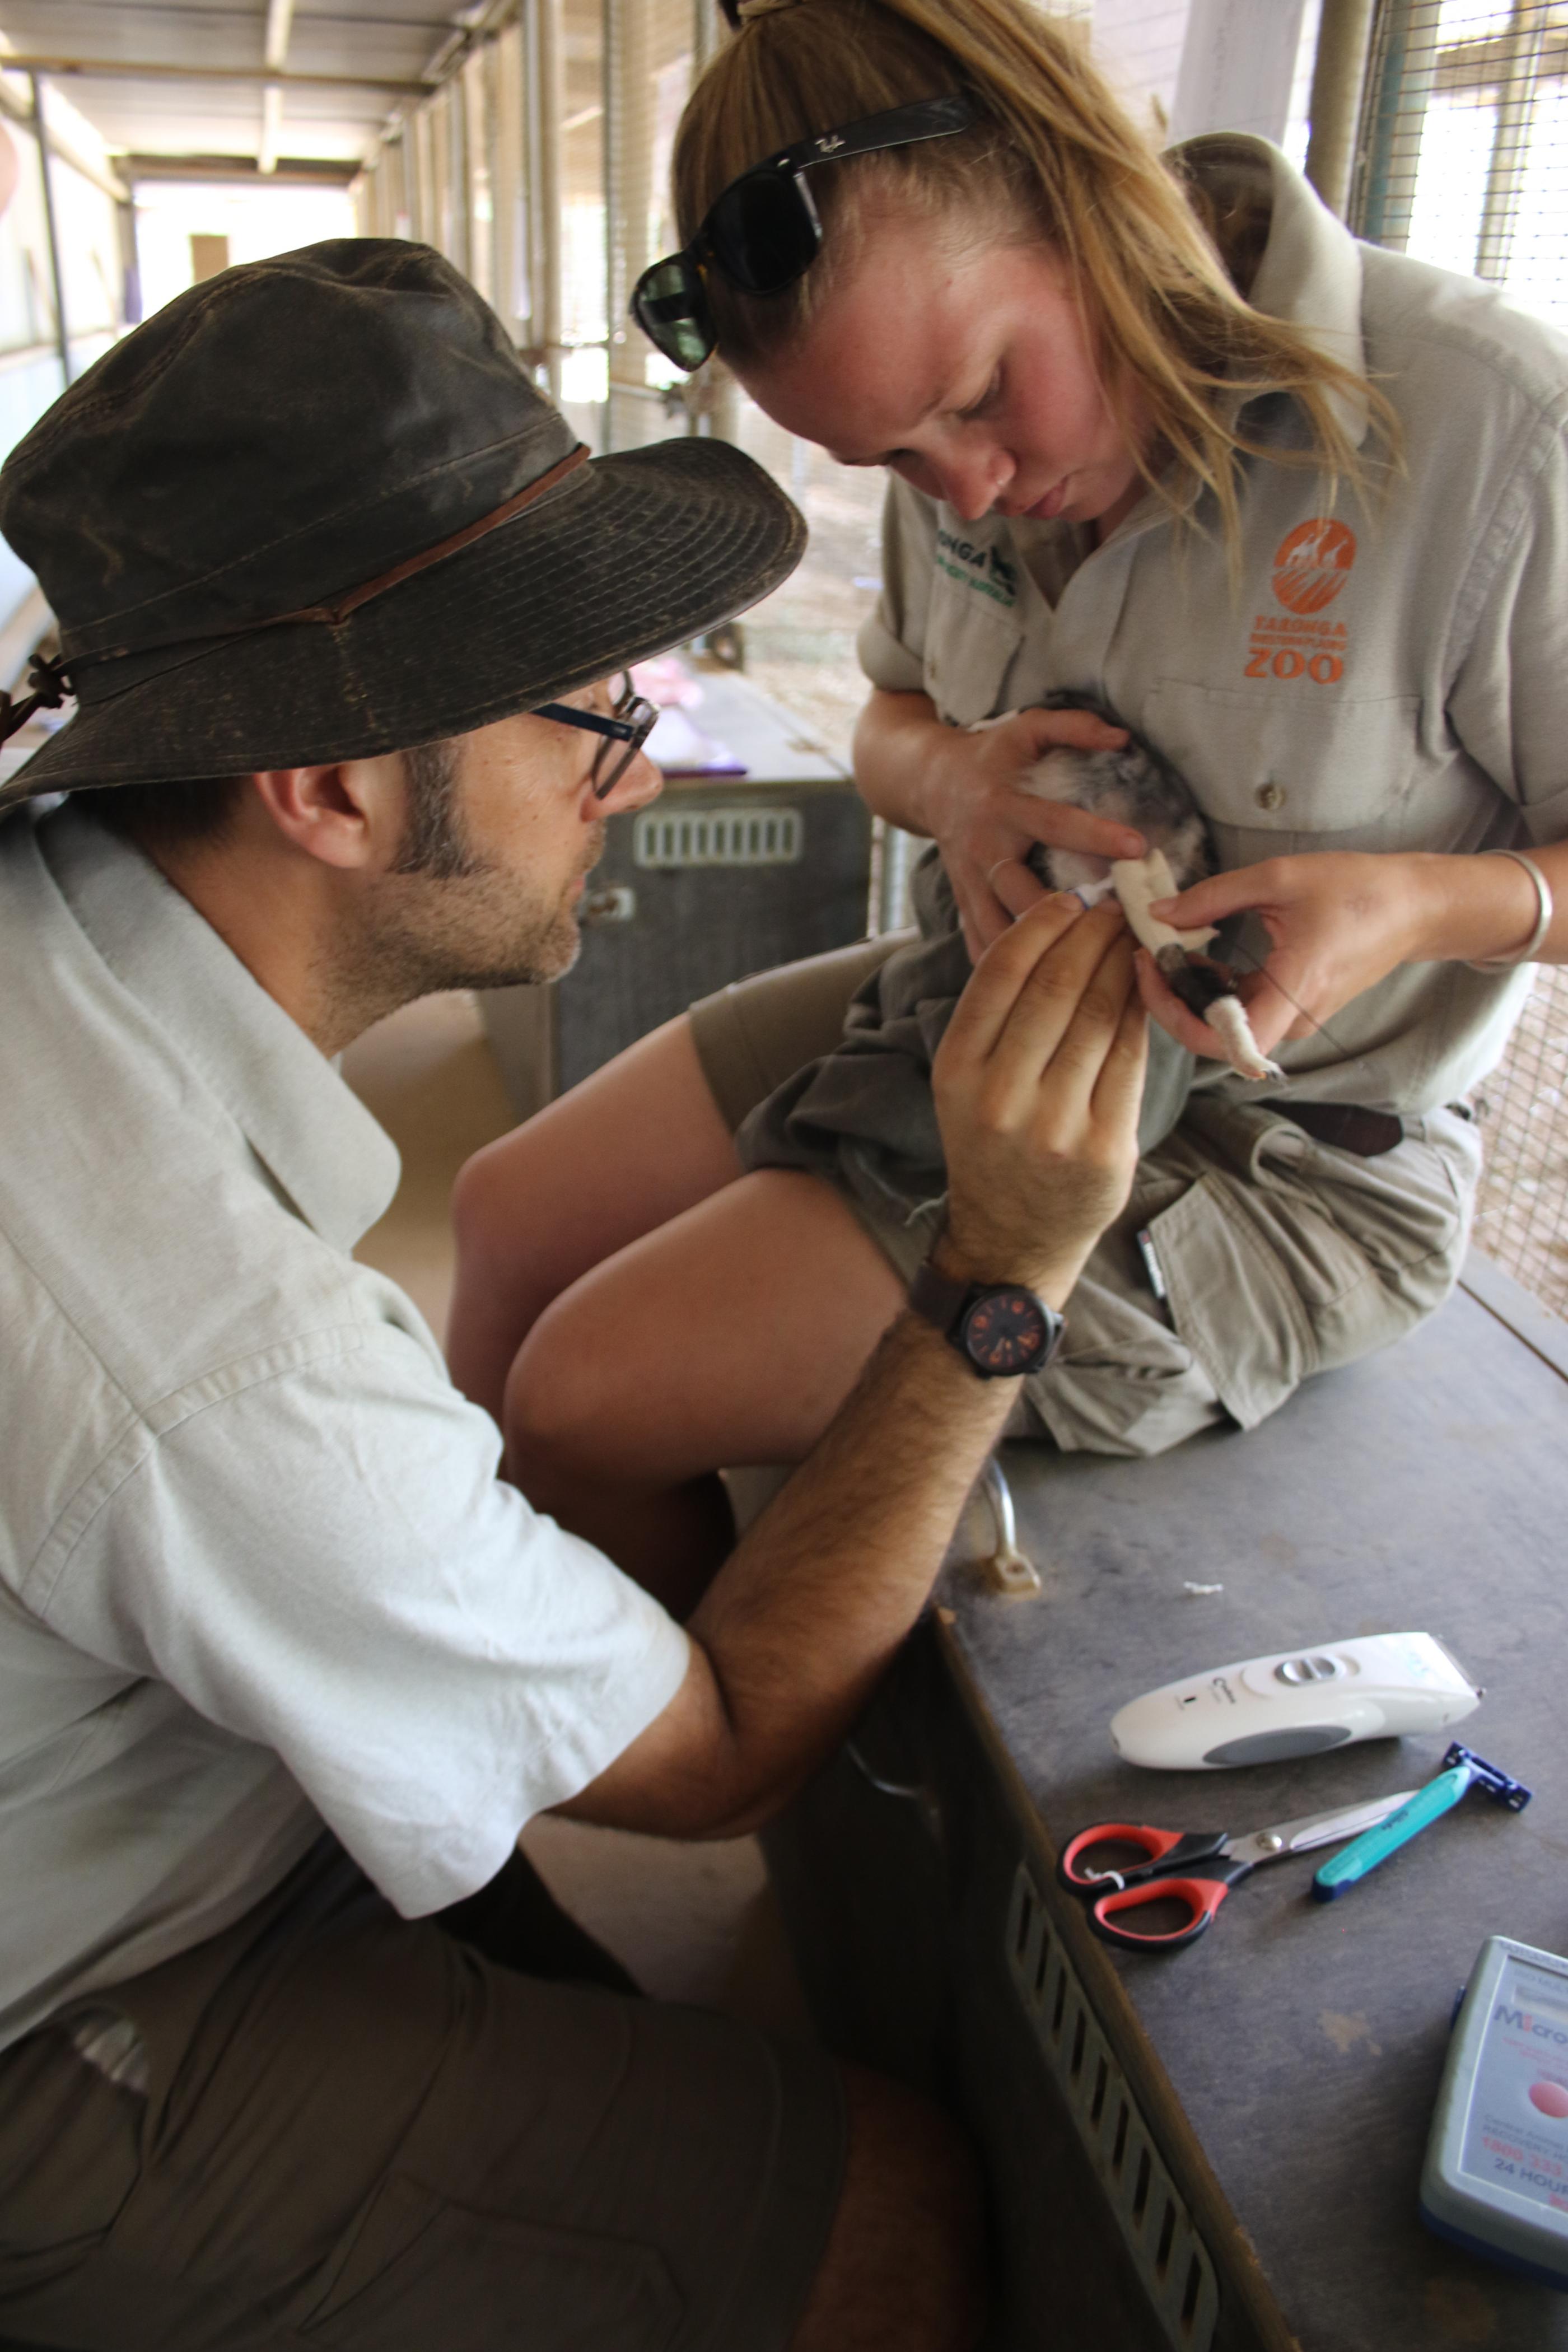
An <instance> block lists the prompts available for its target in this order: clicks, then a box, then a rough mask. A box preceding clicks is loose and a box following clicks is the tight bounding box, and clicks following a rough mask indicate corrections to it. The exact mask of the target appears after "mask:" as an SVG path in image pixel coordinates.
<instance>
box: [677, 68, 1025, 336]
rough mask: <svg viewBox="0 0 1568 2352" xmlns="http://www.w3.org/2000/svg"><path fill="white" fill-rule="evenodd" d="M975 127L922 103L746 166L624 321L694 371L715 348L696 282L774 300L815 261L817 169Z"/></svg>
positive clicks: (969, 108)
mask: <svg viewBox="0 0 1568 2352" xmlns="http://www.w3.org/2000/svg"><path fill="white" fill-rule="evenodd" d="M978 121H980V109H979V107H978V106H977V105H976V104H975V102H974V100H973V99H969V98H965V97H963V96H962V95H961V94H958V93H954V94H953V95H952V97H950V98H927V99H921V101H920V102H919V104H918V105H915V106H895V107H892V108H890V109H889V111H888V112H886V113H884V114H868V115H866V116H865V117H863V119H862V120H861V121H858V122H847V123H845V124H843V125H842V127H841V128H840V129H839V130H837V131H822V132H821V133H820V134H819V135H818V136H817V137H816V138H815V139H797V140H796V142H795V144H794V146H793V147H781V148H780V149H779V152H778V153H777V154H776V155H769V156H768V157H766V159H765V160H764V161H763V163H753V164H752V168H751V170H750V171H749V172H742V174H741V176H740V178H739V179H738V180H732V181H731V184H730V185H729V186H728V187H727V188H726V189H725V190H724V193H723V194H722V195H721V196H718V197H716V198H715V199H714V202H713V204H712V205H710V208H709V212H708V215H707V218H706V219H705V220H704V221H703V223H702V226H701V227H700V229H699V230H698V232H697V234H696V236H694V237H693V238H692V240H691V243H690V244H689V246H687V247H686V248H685V250H684V251H683V252H680V253H672V254H670V255H668V257H666V259H664V260H663V261H656V262H654V263H652V264H651V266H650V267H649V268H647V269H645V270H644V271H643V274H642V276H641V277H640V278H638V279H637V284H636V286H635V287H634V288H633V289H632V300H631V312H632V316H633V318H634V319H635V320H637V324H638V326H639V327H640V328H641V329H642V331H643V332H644V334H645V335H647V337H648V338H649V340H650V341H652V342H654V343H655V344H657V346H658V349H659V350H660V351H661V352H663V353H664V356H665V358H666V359H667V360H673V361H674V362H675V364H676V366H677V367H679V368H686V369H688V370H689V369H691V368H698V367H700V366H701V364H702V362H703V361H704V360H705V359H707V358H708V357H709V355H710V352H712V350H713V347H714V344H715V343H716V342H717V341H718V335H717V332H716V331H715V328H714V325H713V314H712V311H711V310H710V308H709V304H708V294H707V289H706V287H705V286H704V283H703V280H704V278H705V277H706V275H707V272H708V270H709V269H710V268H715V267H716V268H719V269H721V270H722V271H723V273H724V275H725V277H726V278H728V279H729V280H730V283H731V286H738V287H739V288H740V289H741V291H742V293H744V294H782V293H783V291H784V288H785V287H786V286H793V285H794V284H795V279H796V278H800V277H802V276H804V274H805V271H806V270H808V269H809V268H810V267H811V265H812V263H813V262H814V261H815V260H816V257H817V254H818V253H819V252H820V250H821V247H822V223H821V221H820V220H819V219H818V217H817V211H816V205H815V204H814V203H813V201H812V195H811V190H810V189H809V188H808V187H807V186H806V184H805V173H807V172H809V171H811V170H813V169H814V168H815V167H816V165H817V164H818V163H844V162H845V161H846V160H847V158H848V157H849V156H851V155H874V154H877V153H879V152H880V151H881V150H883V149H885V148H889V147H912V146H915V145H917V144H918V143H919V142H921V140H923V139H950V138H952V134H953V133H954V131H968V130H970V129H972V128H973V125H974V124H975V123H976V122H978Z"/></svg>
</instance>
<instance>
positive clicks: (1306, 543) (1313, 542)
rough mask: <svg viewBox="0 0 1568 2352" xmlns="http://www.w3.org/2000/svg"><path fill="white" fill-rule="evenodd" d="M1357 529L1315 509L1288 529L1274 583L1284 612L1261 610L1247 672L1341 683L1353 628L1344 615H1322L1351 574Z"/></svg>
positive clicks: (1308, 681)
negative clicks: (1336, 617)
mask: <svg viewBox="0 0 1568 2352" xmlns="http://www.w3.org/2000/svg"><path fill="white" fill-rule="evenodd" d="M1355 549H1356V542H1355V533H1354V531H1353V530H1351V529H1350V527H1349V525H1348V524H1346V523H1342V522H1339V521H1337V520H1335V519H1334V518H1333V517H1332V516H1331V515H1314V516H1312V517H1311V519H1310V520H1309V521H1307V522H1299V523H1298V524H1297V525H1296V528H1295V530H1292V531H1289V532H1287V534H1286V536H1285V537H1284V538H1283V539H1282V540H1281V541H1280V542H1279V547H1278V548H1277V549H1276V550H1275V554H1274V569H1273V575H1272V580H1271V585H1272V588H1273V592H1274V594H1275V596H1276V598H1277V599H1278V601H1279V603H1280V604H1283V605H1284V607H1285V611H1284V613H1259V614H1257V616H1256V617H1255V619H1254V621H1253V624H1252V632H1251V636H1250V638H1249V641H1248V644H1247V667H1246V668H1245V670H1244V671H1243V673H1242V675H1243V676H1244V677H1268V678H1278V679H1279V680H1280V681H1282V682H1283V683H1285V684H1287V685H1288V684H1289V683H1290V681H1291V680H1292V679H1295V678H1300V679H1301V680H1302V681H1303V683H1304V684H1306V685H1309V686H1337V685H1338V684H1339V682H1340V680H1341V678H1342V677H1343V676H1344V674H1345V656H1346V655H1347V653H1348V651H1349V649H1350V631H1349V629H1348V628H1347V627H1346V626H1345V624H1344V623H1343V622H1342V621H1327V620H1321V619H1319V617H1318V615H1319V614H1321V613H1322V612H1324V611H1325V610H1326V608H1327V607H1328V606H1329V605H1330V604H1332V603H1333V601H1334V598H1335V597H1336V596H1337V595H1338V594H1339V593H1340V591H1341V589H1342V588H1343V587H1344V585H1345V583H1346V582H1347V581H1348V580H1349V578H1350V574H1351V566H1352V564H1353V563H1354V562H1355Z"/></svg>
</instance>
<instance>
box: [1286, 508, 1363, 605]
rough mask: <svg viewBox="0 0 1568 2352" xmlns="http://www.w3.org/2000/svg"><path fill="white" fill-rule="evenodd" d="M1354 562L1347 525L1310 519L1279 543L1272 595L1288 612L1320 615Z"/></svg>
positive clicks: (1322, 518)
mask: <svg viewBox="0 0 1568 2352" xmlns="http://www.w3.org/2000/svg"><path fill="white" fill-rule="evenodd" d="M1353 562H1355V533H1354V531H1353V530H1351V529H1350V528H1349V527H1348V525H1347V524H1345V523H1342V522H1333V521H1331V520H1329V519H1328V518H1327V517H1326V516H1323V515H1314V516H1313V518H1312V520H1311V521H1310V522H1299V523H1298V524H1297V525H1296V528H1295V530H1293V531H1291V532H1290V533H1289V536H1288V537H1287V538H1285V539H1282V540H1281V541H1280V542H1279V551H1278V552H1277V554H1276V555H1275V558H1274V593H1275V594H1276V596H1278V597H1279V602H1280V603H1281V604H1283V605H1284V606H1285V607H1286V609H1287V610H1288V611H1289V612H1292V613H1321V611H1322V609H1323V607H1324V605H1325V604H1332V603H1333V601H1334V598H1335V597H1336V596H1337V595H1338V594H1339V593H1340V590H1341V589H1342V587H1343V586H1344V584H1345V582H1346V580H1347V579H1348V578H1349V576H1350V568H1351V565H1352V563H1353Z"/></svg>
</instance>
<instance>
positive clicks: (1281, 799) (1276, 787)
mask: <svg viewBox="0 0 1568 2352" xmlns="http://www.w3.org/2000/svg"><path fill="white" fill-rule="evenodd" d="M1284 805H1285V787H1284V785H1283V784H1259V785H1258V807H1259V808H1260V809H1277V808H1283V807H1284Z"/></svg>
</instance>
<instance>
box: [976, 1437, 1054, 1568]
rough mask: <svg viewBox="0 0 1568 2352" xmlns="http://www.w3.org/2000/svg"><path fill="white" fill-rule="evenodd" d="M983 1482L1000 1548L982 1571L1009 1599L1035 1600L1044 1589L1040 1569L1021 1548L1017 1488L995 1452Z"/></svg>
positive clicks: (982, 1564) (983, 1475)
mask: <svg viewBox="0 0 1568 2352" xmlns="http://www.w3.org/2000/svg"><path fill="white" fill-rule="evenodd" d="M980 1484H981V1487H982V1490H983V1491H984V1496H985V1500H986V1503H987V1504H988V1506H989V1507H990V1511H991V1519H992V1525H993V1526H994V1529H995V1532H996V1548H995V1549H994V1551H993V1552H992V1553H991V1554H990V1555H989V1556H988V1558H986V1559H983V1560H981V1562H980V1563H979V1565H980V1569H981V1571H982V1573H983V1574H984V1577H985V1578H986V1580H987V1581H988V1582H989V1583H990V1585H991V1586H992V1588H993V1590H994V1591H997V1592H1000V1593H1002V1594H1004V1595H1005V1597H1006V1598H1007V1599H1008V1600H1009V1601H1032V1600H1033V1599H1034V1598H1035V1596H1036V1595H1037V1593H1038V1592H1039V1591H1041V1589H1042V1588H1041V1584H1040V1571H1039V1570H1038V1569H1037V1567H1036V1566H1035V1563H1034V1561H1033V1560H1032V1559H1029V1558H1028V1556H1027V1554H1026V1553H1025V1552H1021V1551H1020V1550H1019V1549H1018V1522H1017V1519H1016V1516H1015V1513H1014V1510H1013V1490H1012V1488H1011V1486H1008V1484H1007V1474H1006V1472H1005V1470H1004V1469H1003V1467H1002V1465H1001V1463H1000V1462H999V1461H998V1460H997V1458H996V1456H995V1454H993V1455H992V1456H991V1459H990V1461H989V1462H988V1463H987V1464H986V1465H985V1467H984V1470H983V1471H982V1472H981V1474H980Z"/></svg>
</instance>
